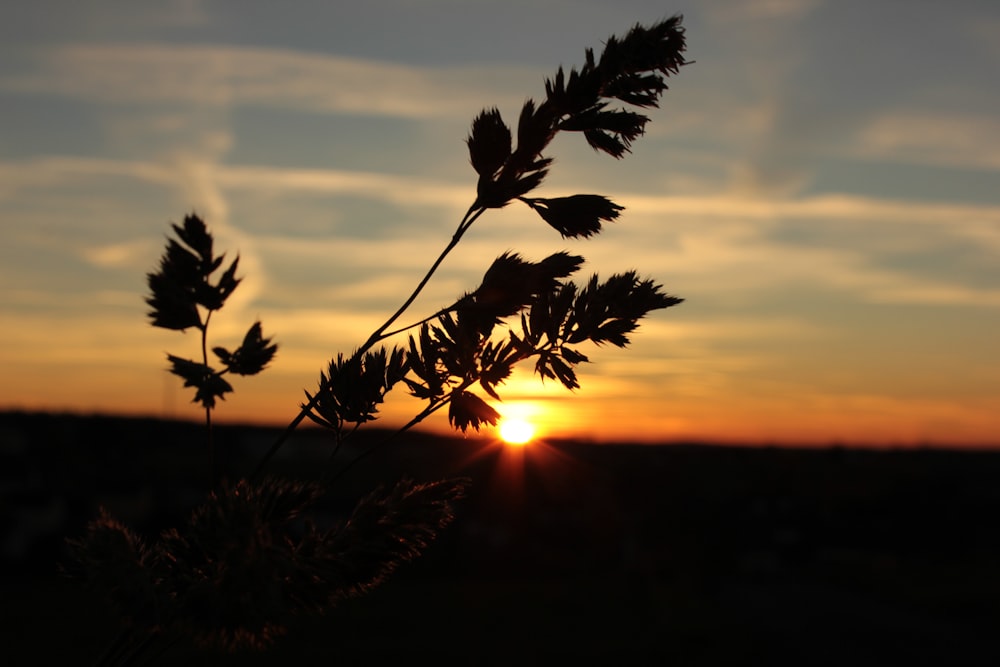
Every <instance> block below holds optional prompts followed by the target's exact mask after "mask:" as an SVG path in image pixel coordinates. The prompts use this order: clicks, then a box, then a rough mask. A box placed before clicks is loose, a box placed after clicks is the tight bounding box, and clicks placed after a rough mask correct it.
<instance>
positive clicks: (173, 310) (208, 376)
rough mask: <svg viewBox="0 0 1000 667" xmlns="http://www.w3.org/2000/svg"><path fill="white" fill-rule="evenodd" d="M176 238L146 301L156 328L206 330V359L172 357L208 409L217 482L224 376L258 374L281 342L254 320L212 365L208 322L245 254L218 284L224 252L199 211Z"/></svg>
mask: <svg viewBox="0 0 1000 667" xmlns="http://www.w3.org/2000/svg"><path fill="white" fill-rule="evenodd" d="M172 227H173V229H174V233H175V234H176V235H177V239H169V242H168V243H167V249H166V250H165V251H164V253H163V257H161V258H160V269H159V271H157V272H155V273H150V274H147V276H146V282H147V284H148V285H149V290H150V292H151V294H150V296H148V297H147V298H146V303H147V304H149V306H150V307H151V308H152V310H150V311H149V317H150V319H151V320H152V324H153V326H155V327H162V328H164V329H174V330H179V331H184V330H186V329H188V328H191V327H194V328H196V329H198V330H199V331H200V332H201V361H194V360H191V359H185V358H183V357H178V356H175V355H173V354H168V355H167V360H168V361H170V372H171V373H173V374H174V375H177V376H180V377H181V378H182V379H183V380H184V386H185V387H194V388H195V395H194V399H193V401H194V402H195V403H201V405H202V406H203V407H204V409H205V430H206V433H207V437H208V449H209V474H210V475H211V476H212V484H213V486H214V484H215V475H216V466H215V447H214V445H213V442H212V409H213V408H215V399H217V398H221V399H225V397H226V394H227V393H229V392H231V391H233V387H232V385H231V384H229V382H228V381H227V380H226V378H225V377H224V376H225V375H226V374H227V373H233V374H235V375H256V374H257V373H260V372H261V371H262V370H264V368H266V367H267V365H268V364H269V363H270V362H271V359H273V358H274V354H275V352H277V350H278V346H277V345H275V344H273V343H272V342H271V339H270V338H264V335H263V334H262V333H261V327H260V322H254V323H253V324H252V325H251V326H250V328H249V329H248V330H247V333H246V335H245V336H244V337H243V343H242V344H241V345H240V346H239V347H238V348H236V349H235V350H233V351H232V352H230V351H229V350H227V349H226V348H224V347H214V348H212V352H213V353H214V354H215V356H216V357H218V359H219V361H220V362H221V363H222V366H223V367H222V369H221V370H216V369H215V368H213V367H212V366H210V365H209V363H208V325H209V322H210V321H211V319H212V314H213V313H214V312H215V311H217V310H220V309H221V308H222V307H223V306H224V305H225V303H226V299H228V298H229V297H230V296H231V295H232V293H233V292H234V291H235V290H236V288H237V287H238V286H239V284H240V281H241V280H242V279H240V278H237V277H236V268H237V266H238V265H239V262H240V258H239V257H238V256H237V257H236V259H234V260H233V261H232V262H231V263H230V264H229V267H228V268H226V270H225V271H223V272H222V274H221V275H220V276H219V278H218V279H217V280H216V281H215V282H214V283H213V282H212V276H213V275H214V274H215V273H216V272H217V271H218V270H219V269H220V268H221V267H222V263H223V261H224V260H225V254H223V255H221V256H219V257H216V256H215V255H214V254H213V252H214V251H213V244H214V239H213V238H212V235H211V234H210V233H209V231H208V229H207V228H206V227H205V223H204V222H203V221H202V220H201V218H199V217H198V216H196V215H188V216H186V217H185V218H184V224H183V225H172Z"/></svg>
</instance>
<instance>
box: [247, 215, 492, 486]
mask: <svg viewBox="0 0 1000 667" xmlns="http://www.w3.org/2000/svg"><path fill="white" fill-rule="evenodd" d="M485 212H486V208H485V207H483V206H480V205H479V204H478V202H477V203H474V204H473V205H472V206H470V207H469V210H468V211H466V212H465V215H464V216H462V220H461V221H460V222H459V223H458V228H457V229H456V230H455V233H454V234H453V235H452V237H451V241H449V242H448V245H447V246H445V248H444V250H442V251H441V254H440V255H438V258H437V259H436V260H434V263H433V264H431V268H430V269H428V270H427V273H426V274H424V277H423V278H422V279H421V280H420V282H419V283H417V286H416V288H414V290H413V292H412V293H411V294H410V296H409V297H407V299H406V301H404V302H403V305H401V306H400V307H399V308H398V309H397V310H396V312H395V313H393V314H392V315H390V316H389V319H387V320H386V321H385V322H384V323H383V324H382V326H380V327H379V328H378V329H376V330H375V331H373V332H372V334H371V335H370V336H369V337H368V340H366V341H365V342H364V344H363V345H362V346H361V347H360V348H358V349H357V350H356V351H355V352H354V354H355V355H360V354H364V353H365V352H367V351H368V350H369V349H371V347H372V346H373V345H375V344H376V343H377V342H379V341H380V340H383V339H384V338H387V337H388V336H389V335H390V334H386V333H385V331H386V329H388V328H389V327H391V326H392V325H393V323H395V321H396V320H398V319H399V317H400V316H401V315H402V314H403V313H404V312H406V309H407V308H409V307H410V306H411V305H413V302H414V301H416V299H417V297H418V296H419V295H420V293H421V292H422V291H423V289H424V287H426V285H427V283H428V282H430V279H431V277H432V276H433V275H434V273H435V272H436V271H437V269H438V267H439V266H441V262H443V261H444V259H445V257H447V256H448V254H449V253H450V252H451V251H452V250H454V249H455V246H457V245H458V242H459V241H461V240H462V236H463V235H464V234H465V232H467V231H468V230H469V227H471V226H472V224H473V223H474V222H475V221H476V220H477V219H479V216H481V215H482V214H483V213H485ZM323 389H324V387H320V389H319V391H317V392H316V393H315V394H314V395H313V397H312V398H311V399H310V400H309V401H308V402H307V403H306V404H304V405H303V406H302V407H301V409H300V410H299V413H298V414H297V415H296V416H295V418H294V419H292V421H291V422H289V424H288V426H286V427H285V430H284V431H282V433H281V435H279V436H278V439H277V440H275V442H274V444H273V445H271V448H270V449H268V450H267V452H265V454H264V456H263V458H262V459H261V461H260V463H258V464H257V467H256V468H255V469H254V471H253V474H252V475H251V478H252V479H256V478H258V477H260V475H261V474H262V473H263V471H264V467H265V466H266V465H267V463H268V462H269V461H270V460H271V459H272V458H273V457H274V455H275V454H277V453H278V450H279V449H281V447H282V445H284V444H285V442H286V441H287V440H288V438H289V437H291V435H292V433H294V432H295V429H296V428H298V426H299V424H301V423H302V420H303V419H305V418H306V415H307V414H309V412H310V411H311V410H312V409H313V408H315V407H316V405H317V404H318V403H319V397H320V395H321V394H322V393H323ZM421 414H422V413H421ZM424 416H426V415H424ZM421 419H423V417H421ZM418 421H419V420H418ZM413 423H416V422H413ZM412 425H413V424H412V423H411V424H409V425H407V426H406V427H405V428H409V427H410V426H412Z"/></svg>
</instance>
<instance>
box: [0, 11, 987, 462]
mask: <svg viewBox="0 0 1000 667" xmlns="http://www.w3.org/2000/svg"><path fill="white" fill-rule="evenodd" d="M674 13H681V14H683V15H684V24H685V26H686V27H687V39H688V52H687V55H688V57H689V59H691V60H694V61H696V63H695V64H692V65H690V66H687V67H684V68H682V70H681V72H680V74H679V75H678V76H676V77H673V78H672V79H671V80H670V81H669V84H670V87H671V88H670V90H669V91H668V92H667V93H666V95H665V96H664V98H663V100H662V104H661V107H660V108H659V109H653V110H651V112H650V113H649V115H650V116H651V118H652V121H651V123H650V124H649V125H648V126H647V133H646V135H645V136H644V137H642V138H640V139H639V140H638V141H637V142H636V143H635V145H634V146H633V152H632V154H630V155H628V156H626V158H625V159H623V160H621V161H616V160H614V159H612V158H610V157H608V156H606V155H603V154H596V153H595V152H594V151H592V150H591V149H590V148H589V147H588V146H587V145H586V143H585V142H584V141H583V140H582V137H576V136H567V137H563V136H560V137H559V138H558V139H557V141H556V142H555V143H554V145H553V146H552V149H551V150H550V151H549V154H550V155H551V156H552V157H554V158H555V159H556V163H555V165H554V167H553V169H552V171H551V175H550V177H549V179H548V180H547V181H546V183H545V184H544V185H543V187H542V188H541V189H540V190H539V191H538V194H539V195H540V196H558V195H569V194H575V193H598V194H602V195H605V196H608V197H610V198H611V199H613V200H614V201H615V202H617V203H618V204H620V205H622V206H624V207H625V211H624V213H623V214H622V217H621V218H620V219H619V220H618V221H617V222H616V223H614V224H613V225H612V226H610V227H609V228H607V229H606V231H605V232H604V233H602V234H601V235H599V236H596V237H594V238H591V239H587V240H564V239H562V238H561V237H560V236H559V234H558V233H557V232H555V231H554V230H553V229H551V228H549V227H548V226H546V225H545V224H544V223H542V222H541V221H540V220H539V219H538V218H537V216H535V215H534V214H533V213H532V212H531V211H530V210H528V209H527V208H526V207H523V206H513V205H512V206H509V207H507V208H505V209H503V210H499V211H492V212H489V213H487V215H485V216H484V217H483V218H482V219H480V221H479V222H478V223H477V224H476V226H475V227H473V229H472V230H471V231H470V232H469V234H468V235H467V237H466V240H465V241H463V243H462V245H460V246H459V248H458V249H457V250H456V251H455V253H453V255H452V256H450V257H449V259H448V260H447V261H446V263H445V264H444V266H443V267H442V269H441V271H440V273H439V275H438V276H437V277H436V279H435V280H434V281H433V282H432V283H431V284H430V285H429V287H428V289H427V290H426V291H425V293H424V295H423V296H422V298H421V299H420V300H419V301H418V302H417V304H416V310H415V311H414V312H413V317H411V318H408V320H409V321H412V320H416V319H419V318H420V317H422V316H424V315H427V314H429V313H431V312H433V311H434V310H436V309H437V308H438V307H440V306H443V305H446V304H448V303H450V302H452V301H453V300H454V299H455V298H456V297H458V296H460V295H461V294H462V293H463V292H465V291H468V290H471V289H473V288H474V287H475V286H476V285H477V284H478V281H479V280H480V279H481V277H482V274H483V271H484V270H485V269H486V267H487V266H488V265H489V263H490V262H491V261H492V260H493V259H494V258H495V257H496V256H497V255H499V254H501V253H502V252H504V251H506V250H514V251H516V252H519V253H521V254H522V255H524V256H525V257H527V258H529V259H541V258H542V257H544V256H546V255H548V254H550V253H552V252H556V251H559V250H568V251H570V252H572V253H576V254H581V255H584V256H585V257H586V258H587V264H586V265H585V266H584V268H583V270H582V273H581V278H582V279H586V277H587V276H589V274H591V273H593V272H597V273H599V274H600V275H601V276H608V275H610V274H612V273H615V272H620V271H624V270H628V269H636V270H637V271H639V272H640V273H641V274H642V275H644V276H648V277H651V278H654V279H655V280H656V281H657V282H659V283H661V284H662V285H663V286H664V289H665V290H666V291H667V292H669V293H671V294H675V295H678V296H681V297H683V298H684V299H686V301H685V302H684V303H683V304H681V305H680V306H677V307H675V308H671V309H668V310H664V311H658V312H655V313H654V314H653V315H651V316H650V317H649V318H648V319H647V320H644V321H643V325H642V326H641V328H640V330H639V332H638V333H637V334H636V335H635V337H634V339H633V345H632V346H631V347H630V348H629V349H627V350H624V351H623V350H618V349H616V348H611V347H607V348H599V349H588V350H584V352H586V353H588V354H589V355H590V357H591V360H592V362H593V363H591V364H587V365H585V366H584V367H583V368H582V369H581V371H582V372H581V385H582V388H581V389H580V390H578V391H577V392H575V394H571V393H569V392H568V391H566V390H564V389H562V388H561V386H558V385H554V384H552V383H547V384H545V385H544V386H543V385H541V384H540V382H539V381H538V380H537V379H533V378H531V377H530V375H528V374H524V375H523V376H517V377H515V378H514V379H513V380H512V381H511V383H510V384H509V386H508V387H507V391H506V392H505V393H504V395H505V396H506V398H507V402H506V404H504V405H500V406H498V407H499V409H500V410H501V412H505V411H510V412H519V411H520V412H526V413H529V414H528V417H530V418H532V419H533V420H535V421H536V422H537V424H538V427H539V432H540V433H541V434H543V435H548V436H586V437H593V438H595V439H601V440H612V439H614V440H673V439H683V438H694V439H698V440H713V441H717V440H722V441H739V442H767V443H814V444H826V443H834V442H838V443H857V444H899V445H906V444H921V443H938V444H945V443H955V444H986V443H993V444H1000V85H998V84H997V81H998V80H1000V3H997V2H994V1H993V0H983V1H980V2H977V1H973V0H962V1H958V2H948V3H945V2H929V1H927V2H924V1H922V0H915V1H905V0H883V1H879V2H872V1H870V0H865V1H862V0H836V1H834V0H826V1H824V0H760V1H753V0H708V1H705V0H702V1H694V0H673V1H672V2H668V3H664V2H662V1H657V2H646V1H639V0H616V1H614V2H611V1H601V2H598V1H596V0H591V1H583V0H579V1H570V0H549V1H541V2H536V1H527V0H420V1H417V0H394V1H389V0H369V1H367V2H352V3H346V2H316V1H309V2H289V3H275V2H264V1H263V0H240V1H238V2H237V1H236V0H231V1H218V2H214V1H210V0H206V1H203V2H202V1H198V0H173V1H164V2H158V3H139V2H125V1H106V0H100V1H91V2H70V1H68V0H46V1H45V2H34V3H28V2H18V3H13V4H12V6H9V7H6V8H5V9H4V12H3V14H4V18H3V20H2V21H0V230H2V231H0V233H2V237H0V240H2V243H0V272H2V273H0V275H2V277H0V322H2V325H3V326H2V329H0V407H3V408H23V409H32V410H34V409H45V410H69V411H73V412H88V413H89V412H101V413H112V412H114V413H120V412H125V413H131V414H145V415H153V416H166V417H178V418H191V419H197V418H199V416H200V413H199V411H198V408H197V406H196V405H195V404H192V403H191V402H190V399H191V397H192V391H191V390H190V389H183V388H182V387H181V386H180V385H181V382H180V380H179V379H177V378H175V377H173V376H170V375H169V374H167V373H166V372H165V371H164V369H165V367H166V359H165V354H166V353H167V352H171V353H174V354H177V355H181V356H189V357H197V356H198V355H199V354H200V352H199V348H198V344H199V341H198V337H197V334H196V332H194V331H193V330H190V331H188V332H187V333H186V334H179V333H176V332H170V331H165V330H161V329H154V328H152V327H151V326H150V325H149V322H148V318H147V317H146V311H147V307H146V305H145V303H144V302H143V297H144V296H145V294H146V285H145V274H146V273H147V272H148V271H150V270H152V269H154V268H155V266H156V263H157V261H158V259H159V256H160V254H161V252H162V248H163V245H164V241H165V237H166V235H167V233H168V232H169V223H171V222H179V221H180V220H181V219H182V218H183V216H184V215H185V214H186V213H189V212H191V211H197V212H198V213H199V214H200V215H201V216H202V217H203V218H204V219H205V220H206V222H207V223H208V225H209V226H210V228H211V229H212V230H213V232H214V233H215V235H216V237H217V247H218V248H220V249H230V251H231V254H230V256H232V254H233V253H236V252H238V253H239V255H240V257H241V260H240V267H241V269H242V271H241V273H242V275H244V276H245V280H244V282H243V284H242V285H241V286H240V288H239V289H238V290H237V292H236V294H235V295H234V297H233V299H232V300H231V304H230V305H228V306H227V308H226V309H225V310H223V311H222V312H221V313H220V314H219V315H217V316H216V317H215V318H214V319H213V324H212V335H213V339H212V341H210V343H211V344H219V345H226V346H229V347H233V346H235V345H237V344H238V342H239V339H240V338H241V337H242V334H243V332H244V331H245V330H246V328H247V327H248V326H249V325H250V324H251V323H252V322H253V321H254V320H255V319H257V318H259V319H260V320H261V322H262V323H263V328H264V333H265V335H268V336H272V335H273V336H274V338H275V340H276V341H277V342H278V343H279V344H280V346H281V347H280V350H279V352H278V356H277V358H276V359H275V361H274V363H273V365H272V367H271V368H269V369H268V370H267V371H266V372H265V373H264V374H263V375H261V376H259V377H252V378H236V379H235V380H234V382H233V384H234V386H235V389H236V391H235V393H234V394H231V395H230V396H229V397H228V399H227V400H226V401H225V402H223V403H222V404H221V405H220V407H219V409H218V413H217V414H218V418H219V419H220V420H223V421H248V420H249V421H254V422H261V423H263V422H268V423H285V422H287V421H288V420H289V419H290V418H291V417H293V416H294V414H295V412H296V408H297V406H298V404H299V403H300V401H301V400H302V390H303V389H309V390H312V389H313V388H314V387H315V385H316V381H317V378H318V373H319V370H320V369H321V368H323V367H324V366H325V364H326V362H327V360H328V359H329V358H330V357H331V356H334V355H336V353H337V352H338V351H340V352H345V353H349V352H350V351H351V349H352V348H353V347H355V346H357V345H358V344H360V343H361V342H362V341H363V340H364V339H365V338H366V337H367V334H368V333H369V332H370V331H372V330H373V329H374V328H375V327H377V326H378V325H379V324H380V323H381V322H382V321H383V320H384V319H385V317H386V316H387V315H388V314H390V313H391V312H392V311H393V310H395V308H396V307H397V306H398V305H399V304H400V303H401V302H402V300H403V299H404V298H405V296H406V295H407V294H408V293H409V290H410V288H411V287H412V286H413V285H414V284H415V283H416V281H417V280H418V279H419V278H420V277H421V276H422V275H423V272H424V270H425V269H426V268H427V267H428V266H429V264H430V262H431V261H432V260H433V259H434V257H435V256H436V255H437V253H438V252H439V251H440V249H442V248H443V247H444V245H445V244H446V243H447V241H448V239H449V238H450V236H451V233H452V232H453V230H454V227H455V225H456V224H457V222H458V220H459V218H460V217H461V215H462V213H463V212H464V211H465V210H466V209H467V208H468V206H469V204H470V203H471V202H472V199H473V198H474V195H475V181H476V178H475V176H476V175H475V172H474V171H473V170H472V168H471V167H470V165H469V158H468V152H467V150H466V146H465V143H464V140H465V138H466V136H467V133H468V130H469V127H470V124H471V121H472V118H473V117H474V116H475V115H476V114H477V113H478V112H479V110H480V109H481V108H483V107H487V106H489V107H492V106H497V107H498V108H499V109H500V111H501V112H502V113H503V115H504V118H505V119H506V120H507V121H508V122H509V123H514V122H515V121H516V118H517V113H518V111H519V110H520V106H521V104H522V102H523V101H524V99H525V98H527V97H534V98H535V99H540V98H541V97H543V96H544V80H545V78H546V77H550V76H552V75H553V74H554V72H555V69H556V67H557V66H558V65H560V64H562V65H564V66H565V67H567V68H568V67H570V66H575V65H578V64H580V63H582V61H583V54H584V49H585V48H586V47H594V48H595V49H596V50H598V51H599V49H600V47H601V44H602V42H603V40H605V39H606V38H607V37H608V35H610V34H612V33H615V34H623V33H624V32H625V31H627V30H628V28H629V27H631V26H632V25H633V24H635V23H637V22H640V23H652V22H655V21H657V20H659V19H662V18H666V17H667V16H670V15H672V14H674ZM400 393H402V392H400ZM415 409H417V408H416V404H415V403H414V402H413V400H412V399H409V398H407V397H405V396H402V395H401V396H399V397H397V398H394V399H390V402H389V404H388V405H387V406H386V409H385V416H386V420H387V422H388V423H401V420H403V419H404V418H405V417H408V416H409V415H411V414H412V413H413V412H414V411H415ZM429 426H430V427H432V428H446V427H447V420H446V417H445V416H444V415H443V414H441V415H436V416H435V417H434V418H433V419H432V420H431V423H430V424H429Z"/></svg>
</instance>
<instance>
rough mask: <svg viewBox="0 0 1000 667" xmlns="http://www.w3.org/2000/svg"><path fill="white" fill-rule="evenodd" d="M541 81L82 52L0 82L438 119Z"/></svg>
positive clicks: (243, 51) (229, 49)
mask: <svg viewBox="0 0 1000 667" xmlns="http://www.w3.org/2000/svg"><path fill="white" fill-rule="evenodd" d="M537 78H538V75H537V72H534V71H531V70H526V69H519V68H515V67H505V66H497V67H494V68H491V69H490V70H489V71H484V68H483V67H482V66H478V67H475V68H472V67H461V66H455V67H446V68H438V69H432V68H428V67H416V66H410V65H403V64H398V63H389V62H377V61H372V60H364V59H360V58H350V57H344V56H335V55H321V54H309V53H302V52H297V51H289V50H282V49H265V48H249V47H235V46H197V45H194V46H190V45H173V44H113V45H112V44H108V45H98V44H78V45H71V46H62V47H58V48H55V49H53V50H50V51H46V52H42V53H40V54H39V55H38V60H37V61H36V62H35V64H34V67H33V68H32V70H31V71H30V72H26V73H21V74H9V75H6V76H3V77H0V90H2V91H4V92H7V93H18V94H25V93H32V94H44V95H60V96H67V97H72V98H76V99H82V100H87V101H90V102H94V103H101V104H145V105H183V106H191V105H195V106H206V107H211V106H216V107H233V106H263V107H272V108H281V109H298V110H302V111H310V112H327V113H334V112H335V113H361V114H375V115H386V116H396V117H404V118H440V117H442V116H449V115H452V114H456V113H457V114H460V115H461V116H462V117H464V116H467V115H469V113H470V112H471V113H475V112H476V111H478V109H479V107H480V106H481V105H482V103H483V100H484V99H487V100H492V101H493V103H507V104H512V105H514V104H520V102H521V101H523V97H524V92H523V91H524V86H525V83H526V82H533V81H535V80H536V79H537ZM540 83H541V82H540V81H539V82H538V84H539V86H540Z"/></svg>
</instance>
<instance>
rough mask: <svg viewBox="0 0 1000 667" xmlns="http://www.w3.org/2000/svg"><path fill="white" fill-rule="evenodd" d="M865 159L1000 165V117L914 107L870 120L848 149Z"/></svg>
mask: <svg viewBox="0 0 1000 667" xmlns="http://www.w3.org/2000/svg"><path fill="white" fill-rule="evenodd" d="M846 151H847V152H848V153H849V154H853V155H857V156H860V157H863V158H866V159H878V160H891V161H893V162H899V163H903V164H926V165H933V166H939V167H960V168H972V169H988V170H991V171H997V170H1000V119H998V118H997V117H996V116H995V115H975V114H965V115H960V114H944V113H927V112H919V111H918V112H913V111H896V112H890V113H883V114H881V115H878V116H876V117H874V118H872V119H871V121H870V122H869V123H868V124H867V125H866V126H865V127H863V128H862V129H861V130H860V132H859V133H858V135H857V137H856V139H855V140H854V141H853V142H852V144H851V145H849V146H848V147H847V148H846Z"/></svg>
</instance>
